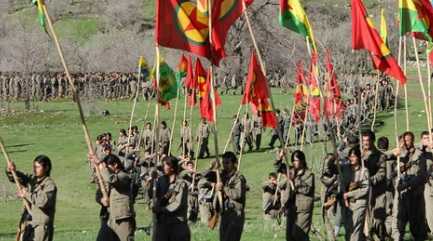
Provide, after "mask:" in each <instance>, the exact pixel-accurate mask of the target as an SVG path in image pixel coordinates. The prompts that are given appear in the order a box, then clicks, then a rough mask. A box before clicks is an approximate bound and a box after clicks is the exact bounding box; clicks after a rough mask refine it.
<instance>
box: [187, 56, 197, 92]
mask: <svg viewBox="0 0 433 241" xmlns="http://www.w3.org/2000/svg"><path fill="white" fill-rule="evenodd" d="M186 62H187V71H186V80H185V87H186V88H188V89H194V88H196V83H195V81H194V71H193V69H192V59H191V56H188V58H187V59H186Z"/></svg>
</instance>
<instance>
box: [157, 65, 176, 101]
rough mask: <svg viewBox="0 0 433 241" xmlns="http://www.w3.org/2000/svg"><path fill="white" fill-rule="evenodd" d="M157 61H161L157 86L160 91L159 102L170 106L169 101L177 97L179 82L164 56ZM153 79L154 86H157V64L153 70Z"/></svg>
mask: <svg viewBox="0 0 433 241" xmlns="http://www.w3.org/2000/svg"><path fill="white" fill-rule="evenodd" d="M157 61H159V86H158V87H157V91H158V93H159V94H158V96H159V98H158V102H159V103H160V104H161V105H164V106H167V107H169V106H170V104H169V101H170V100H172V99H174V98H176V97H177V88H178V84H177V81H176V76H175V72H174V71H173V69H172V68H171V67H170V66H169V65H168V64H167V63H166V62H165V60H164V59H163V58H160V59H159V60H157ZM152 79H153V81H154V82H153V83H154V86H156V65H155V67H154V68H153V70H152Z"/></svg>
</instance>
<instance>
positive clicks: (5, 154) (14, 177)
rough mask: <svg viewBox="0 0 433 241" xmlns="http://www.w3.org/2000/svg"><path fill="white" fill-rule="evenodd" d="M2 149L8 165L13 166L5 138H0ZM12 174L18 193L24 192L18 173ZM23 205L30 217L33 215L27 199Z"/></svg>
mask: <svg viewBox="0 0 433 241" xmlns="http://www.w3.org/2000/svg"><path fill="white" fill-rule="evenodd" d="M0 149H1V151H2V153H3V157H4V158H5V160H6V162H7V164H8V165H10V164H12V161H11V158H10V156H9V153H8V152H7V151H6V148H5V145H4V142H3V138H2V137H1V136H0ZM11 174H12V178H13V180H14V182H15V185H16V187H17V190H18V192H21V191H22V190H23V187H22V186H21V184H20V182H19V180H18V176H17V173H16V171H11ZM23 205H24V208H25V209H26V211H27V212H28V213H29V214H30V215H32V213H31V208H30V204H29V202H28V201H27V200H26V199H25V198H23Z"/></svg>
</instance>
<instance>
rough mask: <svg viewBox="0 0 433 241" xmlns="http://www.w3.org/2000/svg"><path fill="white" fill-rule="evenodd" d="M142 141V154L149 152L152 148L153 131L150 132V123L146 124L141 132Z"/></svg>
mask: <svg viewBox="0 0 433 241" xmlns="http://www.w3.org/2000/svg"><path fill="white" fill-rule="evenodd" d="M142 138H143V140H142V145H143V149H144V152H149V153H150V152H151V151H152V146H153V131H152V123H150V122H146V124H145V128H144V130H143V137H142Z"/></svg>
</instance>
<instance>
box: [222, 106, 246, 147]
mask: <svg viewBox="0 0 433 241" xmlns="http://www.w3.org/2000/svg"><path fill="white" fill-rule="evenodd" d="M242 106H243V105H242V104H240V105H239V108H238V112H237V113H236V119H235V121H234V122H233V125H232V128H231V129H230V133H229V136H228V138H227V140H226V144H225V145H224V150H223V153H224V152H226V151H227V148H228V146H229V143H230V139H231V138H232V134H233V131H234V130H235V125H236V120H238V119H239V115H240V113H241V110H242Z"/></svg>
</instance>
